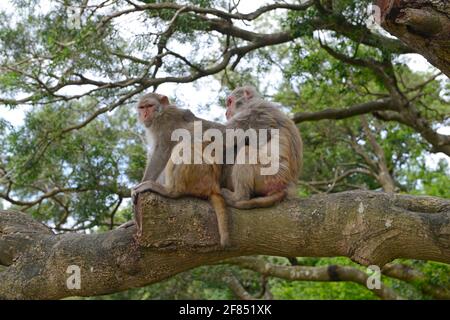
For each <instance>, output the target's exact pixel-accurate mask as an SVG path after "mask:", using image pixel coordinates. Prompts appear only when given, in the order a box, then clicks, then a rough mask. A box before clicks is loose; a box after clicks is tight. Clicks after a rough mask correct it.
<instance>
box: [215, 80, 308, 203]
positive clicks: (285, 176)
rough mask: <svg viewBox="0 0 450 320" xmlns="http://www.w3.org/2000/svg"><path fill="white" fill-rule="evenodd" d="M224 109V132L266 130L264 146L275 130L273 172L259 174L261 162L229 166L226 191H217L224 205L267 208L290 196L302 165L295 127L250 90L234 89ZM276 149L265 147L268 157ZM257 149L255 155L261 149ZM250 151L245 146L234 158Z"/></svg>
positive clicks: (294, 190) (300, 145)
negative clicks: (275, 152) (275, 156)
mask: <svg viewBox="0 0 450 320" xmlns="http://www.w3.org/2000/svg"><path fill="white" fill-rule="evenodd" d="M226 107H227V110H226V117H227V120H228V122H227V124H226V128H227V129H243V130H244V131H246V130H248V129H255V130H257V131H258V130H259V129H268V131H269V135H268V136H269V138H268V139H267V145H270V143H269V140H270V139H273V138H274V137H270V136H271V135H272V133H270V132H272V131H271V130H270V129H278V131H276V130H275V133H276V136H277V140H278V141H271V142H277V144H278V146H279V148H278V149H277V150H278V152H279V153H278V157H277V158H278V159H275V160H276V161H277V168H276V169H277V170H275V171H274V172H271V173H269V174H262V172H263V171H262V170H264V168H266V169H267V162H266V163H265V164H263V163H262V162H261V159H258V162H257V163H256V164H248V163H247V164H239V163H237V164H234V165H233V166H232V168H231V173H230V177H228V181H229V182H228V183H227V187H226V188H223V189H222V191H221V192H222V196H223V197H224V198H225V202H226V203H227V205H229V206H232V207H235V208H238V209H251V208H257V207H269V206H272V205H273V204H275V203H277V202H279V201H281V200H283V199H284V198H285V197H286V196H287V195H290V194H294V193H295V192H296V185H297V180H298V177H299V174H300V172H301V169H302V163H303V162H302V156H303V144H302V139H301V137H300V132H299V130H298V128H297V127H296V125H295V123H294V122H293V121H292V120H291V119H290V118H289V117H288V116H287V115H286V114H284V113H283V112H282V111H281V110H279V109H278V107H277V106H276V105H274V104H273V103H270V102H268V101H266V100H264V99H263V98H262V97H261V96H260V94H259V93H258V92H257V91H256V89H255V88H254V87H252V86H244V87H239V88H236V89H235V90H234V91H233V92H232V93H231V94H230V95H229V96H228V97H227V99H226ZM278 146H272V147H269V148H268V151H269V153H270V152H271V151H274V150H275V149H274V147H278ZM271 148H272V150H271ZM258 149H259V150H256V151H258V152H259V151H260V150H261V145H260V146H259V147H258ZM252 151H255V150H252V147H251V146H249V145H248V144H245V145H244V146H242V147H241V148H240V149H239V150H238V151H237V154H238V157H239V154H241V155H243V156H248V155H249V154H250V153H251V152H252ZM230 189H232V190H230Z"/></svg>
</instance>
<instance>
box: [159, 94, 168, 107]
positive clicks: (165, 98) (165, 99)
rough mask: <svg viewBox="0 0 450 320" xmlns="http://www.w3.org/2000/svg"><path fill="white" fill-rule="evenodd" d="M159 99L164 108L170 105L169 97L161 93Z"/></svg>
mask: <svg viewBox="0 0 450 320" xmlns="http://www.w3.org/2000/svg"><path fill="white" fill-rule="evenodd" d="M159 101H160V102H161V105H162V106H163V107H164V108H167V107H168V106H169V105H170V102H169V98H167V97H166V96H163V95H159Z"/></svg>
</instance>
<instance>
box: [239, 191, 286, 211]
mask: <svg viewBox="0 0 450 320" xmlns="http://www.w3.org/2000/svg"><path fill="white" fill-rule="evenodd" d="M286 196H287V191H286V190H282V191H278V192H275V193H273V194H271V195H268V196H264V197H257V198H253V199H250V200H241V201H237V202H235V203H234V204H233V205H232V207H233V208H236V209H254V208H267V207H271V206H273V205H274V204H276V203H278V202H280V201H282V200H283V199H284V198H286Z"/></svg>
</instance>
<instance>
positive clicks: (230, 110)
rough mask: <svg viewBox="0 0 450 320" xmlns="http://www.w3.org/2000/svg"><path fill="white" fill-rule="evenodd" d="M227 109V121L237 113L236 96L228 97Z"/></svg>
mask: <svg viewBox="0 0 450 320" xmlns="http://www.w3.org/2000/svg"><path fill="white" fill-rule="evenodd" d="M226 107H227V111H226V113H225V116H226V117H227V120H230V119H231V118H232V117H233V116H234V114H235V113H236V98H235V97H234V96H228V98H227V101H226Z"/></svg>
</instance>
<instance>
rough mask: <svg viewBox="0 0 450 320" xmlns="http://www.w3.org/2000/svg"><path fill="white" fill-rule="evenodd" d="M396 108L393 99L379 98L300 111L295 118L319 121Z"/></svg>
mask: <svg viewBox="0 0 450 320" xmlns="http://www.w3.org/2000/svg"><path fill="white" fill-rule="evenodd" d="M385 110H395V109H394V106H393V105H392V99H390V98H386V99H379V100H375V101H370V102H365V103H361V104H356V105H354V106H351V107H348V108H345V109H331V108H330V109H325V110H322V111H318V112H298V113H296V114H294V117H293V120H294V122H295V123H300V122H303V121H317V120H323V119H335V120H339V119H345V118H350V117H354V116H357V115H361V114H366V113H370V112H375V111H385Z"/></svg>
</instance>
